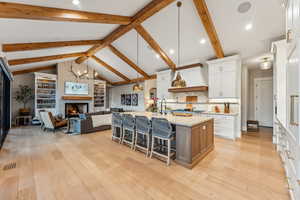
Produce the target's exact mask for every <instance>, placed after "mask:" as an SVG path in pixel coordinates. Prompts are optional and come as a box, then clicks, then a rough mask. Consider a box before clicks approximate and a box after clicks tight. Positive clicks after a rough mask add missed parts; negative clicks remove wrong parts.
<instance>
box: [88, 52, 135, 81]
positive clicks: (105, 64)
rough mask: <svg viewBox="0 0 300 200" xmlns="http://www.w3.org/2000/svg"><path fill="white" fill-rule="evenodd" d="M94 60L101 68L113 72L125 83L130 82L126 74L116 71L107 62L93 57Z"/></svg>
mask: <svg viewBox="0 0 300 200" xmlns="http://www.w3.org/2000/svg"><path fill="white" fill-rule="evenodd" d="M92 58H93V59H94V60H95V61H96V62H97V63H99V64H100V65H101V66H103V67H105V68H106V69H108V70H109V71H111V72H113V73H114V74H116V75H117V76H119V77H120V78H122V79H124V80H125V81H130V79H129V78H127V77H126V76H125V75H124V74H122V73H121V72H119V71H118V70H116V69H115V68H113V67H112V66H110V65H109V64H107V63H106V62H104V61H103V60H101V59H100V58H98V57H96V56H92Z"/></svg>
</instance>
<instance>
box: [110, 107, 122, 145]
mask: <svg viewBox="0 0 300 200" xmlns="http://www.w3.org/2000/svg"><path fill="white" fill-rule="evenodd" d="M122 136H123V122H122V116H121V115H120V113H116V112H114V113H112V137H111V139H112V140H119V143H121V142H122Z"/></svg>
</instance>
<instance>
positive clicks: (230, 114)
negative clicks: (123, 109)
mask: <svg viewBox="0 0 300 200" xmlns="http://www.w3.org/2000/svg"><path fill="white" fill-rule="evenodd" d="M201 114H205V115H224V116H236V115H238V113H224V112H218V113H217V112H213V111H205V112H202V113H201Z"/></svg>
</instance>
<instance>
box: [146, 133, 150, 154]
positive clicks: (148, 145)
mask: <svg viewBox="0 0 300 200" xmlns="http://www.w3.org/2000/svg"><path fill="white" fill-rule="evenodd" d="M149 148H150V136H149V134H147V153H146V157H148V154H149Z"/></svg>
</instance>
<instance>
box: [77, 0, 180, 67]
mask: <svg viewBox="0 0 300 200" xmlns="http://www.w3.org/2000/svg"><path fill="white" fill-rule="evenodd" d="M174 1H175V0H152V1H151V2H150V3H149V4H148V5H146V6H145V7H144V8H143V9H141V10H140V11H139V12H137V13H136V14H135V15H134V16H133V17H132V18H131V19H132V22H131V23H130V24H128V25H125V26H119V27H118V28H117V29H115V30H114V31H113V32H111V33H110V34H109V35H107V36H106V37H105V38H104V39H103V40H102V43H101V44H97V45H95V46H93V47H92V48H90V49H89V50H88V51H87V54H86V56H83V57H80V58H78V59H77V60H76V62H77V63H79V64H80V63H82V62H84V61H85V60H86V59H88V58H89V57H90V56H92V55H94V54H95V53H97V52H98V51H100V50H101V49H103V48H105V47H107V46H108V45H109V44H111V43H113V42H114V41H115V40H117V39H118V38H120V37H121V36H122V35H124V34H125V33H127V32H129V31H130V30H132V29H134V28H135V27H136V26H137V25H139V24H141V23H142V22H144V21H145V20H146V19H148V18H149V17H151V16H153V15H154V14H155V13H157V12H159V11H160V10H162V9H163V8H165V7H166V6H168V5H170V4H171V3H173V2H174Z"/></svg>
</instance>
